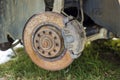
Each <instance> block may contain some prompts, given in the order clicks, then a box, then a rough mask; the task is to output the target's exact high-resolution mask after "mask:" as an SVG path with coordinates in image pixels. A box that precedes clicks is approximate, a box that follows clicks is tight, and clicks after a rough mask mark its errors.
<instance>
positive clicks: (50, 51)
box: [33, 25, 63, 58]
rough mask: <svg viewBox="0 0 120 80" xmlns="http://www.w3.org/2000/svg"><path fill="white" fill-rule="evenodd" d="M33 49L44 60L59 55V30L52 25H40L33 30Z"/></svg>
mask: <svg viewBox="0 0 120 80" xmlns="http://www.w3.org/2000/svg"><path fill="white" fill-rule="evenodd" d="M33 41H34V45H33V46H34V49H35V50H36V51H37V53H38V54H39V55H40V56H42V57H46V58H54V57H57V56H59V55H60V54H61V51H62V49H63V48H62V41H63V40H62V36H61V34H60V30H59V29H57V28H56V27H54V26H52V25H42V26H40V27H39V28H37V29H36V30H35V34H34V38H33Z"/></svg>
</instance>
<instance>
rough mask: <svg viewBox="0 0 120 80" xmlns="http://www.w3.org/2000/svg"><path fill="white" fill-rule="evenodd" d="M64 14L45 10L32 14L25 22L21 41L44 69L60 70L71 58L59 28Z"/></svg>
mask: <svg viewBox="0 0 120 80" xmlns="http://www.w3.org/2000/svg"><path fill="white" fill-rule="evenodd" d="M63 20H64V16H62V15H60V14H58V13H54V12H45V13H41V14H37V15H34V16H33V17H32V18H31V19H30V20H29V21H28V22H27V24H26V26H25V29H24V33H23V35H24V36H23V41H24V46H25V49H26V51H27V53H28V55H29V56H30V58H31V59H32V61H33V62H34V63H35V64H37V65H38V66H39V67H41V68H44V69H46V70H51V71H55V70H61V69H64V68H66V67H67V66H69V65H70V64H71V63H72V61H73V59H72V58H71V56H70V52H69V51H68V50H66V49H65V48H64V40H63V37H62V33H61V29H62V28H63V27H64V26H65V25H64V22H63Z"/></svg>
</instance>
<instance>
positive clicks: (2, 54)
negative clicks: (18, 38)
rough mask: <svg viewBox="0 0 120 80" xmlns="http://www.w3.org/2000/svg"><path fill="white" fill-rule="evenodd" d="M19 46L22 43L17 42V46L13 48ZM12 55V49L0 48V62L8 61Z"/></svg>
mask: <svg viewBox="0 0 120 80" xmlns="http://www.w3.org/2000/svg"><path fill="white" fill-rule="evenodd" d="M21 47H23V45H21V44H18V45H17V46H15V47H14V50H15V49H17V48H21ZM12 56H14V53H13V51H12V49H8V50H6V51H1V50H0V64H3V63H6V62H8V61H9V60H11V57H12Z"/></svg>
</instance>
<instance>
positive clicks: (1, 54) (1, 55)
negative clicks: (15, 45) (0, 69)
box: [0, 49, 14, 64]
mask: <svg viewBox="0 0 120 80" xmlns="http://www.w3.org/2000/svg"><path fill="white" fill-rule="evenodd" d="M12 55H14V54H13V51H12V50H11V49H8V50H7V51H0V64H3V63H5V62H8V61H9V60H10V59H11V57H10V56H12Z"/></svg>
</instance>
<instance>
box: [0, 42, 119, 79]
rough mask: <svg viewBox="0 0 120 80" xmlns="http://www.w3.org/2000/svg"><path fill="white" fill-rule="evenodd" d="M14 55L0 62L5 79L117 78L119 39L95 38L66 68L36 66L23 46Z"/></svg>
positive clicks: (0, 68) (2, 75) (0, 74)
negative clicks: (4, 61) (56, 68)
mask: <svg viewBox="0 0 120 80" xmlns="http://www.w3.org/2000/svg"><path fill="white" fill-rule="evenodd" d="M17 55H18V56H17V57H15V58H14V60H11V61H9V62H8V63H5V64H3V65H0V77H4V78H7V80H120V40H116V41H112V40H98V41H94V42H92V43H91V44H88V45H86V48H85V50H84V51H83V53H82V55H81V57H79V58H78V59H76V60H75V61H74V62H73V63H72V64H71V65H70V66H69V67H68V68H66V69H64V70H61V71H56V72H51V71H46V70H43V69H41V68H39V67H37V66H36V65H35V64H34V63H33V62H32V61H31V60H30V59H29V57H28V55H27V54H26V52H25V51H24V49H23V48H20V49H17Z"/></svg>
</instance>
